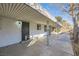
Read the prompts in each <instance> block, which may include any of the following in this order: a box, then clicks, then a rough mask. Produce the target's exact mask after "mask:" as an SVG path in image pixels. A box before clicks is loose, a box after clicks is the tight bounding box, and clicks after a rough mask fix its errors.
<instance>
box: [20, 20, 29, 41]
mask: <svg viewBox="0 0 79 59" xmlns="http://www.w3.org/2000/svg"><path fill="white" fill-rule="evenodd" d="M23 23H26V24H28V35H27V36H28V37H27V39H23ZM26 27H27V26H26ZM21 34H22V35H21V36H22V40H21V41H26V40H28V39H29V37H30V23H29V22H26V21H22V27H21Z"/></svg>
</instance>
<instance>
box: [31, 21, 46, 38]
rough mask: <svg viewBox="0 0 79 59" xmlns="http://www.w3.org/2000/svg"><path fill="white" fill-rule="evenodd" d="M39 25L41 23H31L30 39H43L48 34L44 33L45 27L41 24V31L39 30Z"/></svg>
mask: <svg viewBox="0 0 79 59" xmlns="http://www.w3.org/2000/svg"><path fill="white" fill-rule="evenodd" d="M37 24H40V23H35V22H30V38H32V39H34V38H41V37H43V36H44V35H46V34H47V33H46V32H44V25H43V24H41V30H37Z"/></svg>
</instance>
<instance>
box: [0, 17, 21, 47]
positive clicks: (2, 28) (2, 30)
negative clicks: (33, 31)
mask: <svg viewBox="0 0 79 59" xmlns="http://www.w3.org/2000/svg"><path fill="white" fill-rule="evenodd" d="M20 41H21V24H18V22H16V21H15V20H12V19H8V18H1V19H0V47H3V46H7V45H11V44H14V43H19V42H20Z"/></svg>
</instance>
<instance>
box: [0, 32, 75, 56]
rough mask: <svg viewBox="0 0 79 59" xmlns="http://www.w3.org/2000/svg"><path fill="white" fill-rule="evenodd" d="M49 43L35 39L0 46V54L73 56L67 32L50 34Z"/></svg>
mask: <svg viewBox="0 0 79 59" xmlns="http://www.w3.org/2000/svg"><path fill="white" fill-rule="evenodd" d="M49 39H50V41H49V42H50V45H49V46H47V41H46V39H40V40H38V39H35V40H32V41H31V42H30V43H28V44H26V43H22V44H15V45H11V46H7V47H4V48H0V55H2V56H73V55H74V54H73V50H72V45H71V41H70V37H69V35H68V34H67V33H64V34H61V35H58V36H56V35H51V36H50V38H49Z"/></svg>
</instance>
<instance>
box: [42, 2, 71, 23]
mask: <svg viewBox="0 0 79 59" xmlns="http://www.w3.org/2000/svg"><path fill="white" fill-rule="evenodd" d="M41 6H42V7H43V8H45V9H46V10H47V11H48V12H49V13H50V14H51V15H52V16H54V17H55V16H61V17H62V18H63V20H67V21H68V22H69V23H70V24H73V22H72V19H71V17H70V16H69V15H68V14H67V13H64V12H63V11H62V9H61V7H59V6H58V5H57V4H56V3H52V4H50V3H41ZM60 6H61V5H60Z"/></svg>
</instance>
